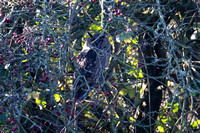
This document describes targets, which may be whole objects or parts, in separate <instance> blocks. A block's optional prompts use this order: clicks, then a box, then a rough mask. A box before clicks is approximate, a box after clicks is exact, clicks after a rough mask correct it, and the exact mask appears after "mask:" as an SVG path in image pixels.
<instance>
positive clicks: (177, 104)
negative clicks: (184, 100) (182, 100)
mask: <svg viewBox="0 0 200 133" xmlns="http://www.w3.org/2000/svg"><path fill="white" fill-rule="evenodd" d="M173 107H174V109H173V112H174V113H175V112H178V109H179V103H175V104H174V105H173Z"/></svg>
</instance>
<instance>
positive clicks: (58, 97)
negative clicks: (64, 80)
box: [54, 94, 60, 102]
mask: <svg viewBox="0 0 200 133" xmlns="http://www.w3.org/2000/svg"><path fill="white" fill-rule="evenodd" d="M54 97H55V100H56V102H59V101H60V95H59V94H54Z"/></svg>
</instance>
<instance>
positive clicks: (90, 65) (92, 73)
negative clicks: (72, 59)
mask: <svg viewBox="0 0 200 133" xmlns="http://www.w3.org/2000/svg"><path fill="white" fill-rule="evenodd" d="M89 35H90V38H88V40H87V41H86V43H85V45H84V47H83V49H82V51H81V52H80V53H79V55H78V56H77V59H76V62H77V71H75V73H74V83H73V87H74V91H75V98H76V99H77V100H79V101H81V100H84V99H85V98H87V96H88V93H89V92H90V90H91V88H92V87H94V86H95V85H96V84H97V83H99V79H100V77H101V75H102V73H103V71H104V69H105V67H106V66H107V64H108V61H109V58H110V54H111V45H110V44H109V41H108V38H107V37H106V36H105V35H100V34H98V35H94V36H93V35H91V34H90V33H89Z"/></svg>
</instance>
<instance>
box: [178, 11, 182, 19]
mask: <svg viewBox="0 0 200 133" xmlns="http://www.w3.org/2000/svg"><path fill="white" fill-rule="evenodd" d="M178 16H179V18H180V19H182V16H181V12H180V11H179V12H178Z"/></svg>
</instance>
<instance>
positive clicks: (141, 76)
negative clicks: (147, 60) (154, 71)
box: [138, 69, 143, 78]
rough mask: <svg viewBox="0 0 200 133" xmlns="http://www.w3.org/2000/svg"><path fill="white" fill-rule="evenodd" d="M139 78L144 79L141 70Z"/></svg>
mask: <svg viewBox="0 0 200 133" xmlns="http://www.w3.org/2000/svg"><path fill="white" fill-rule="evenodd" d="M138 76H139V78H143V74H142V70H141V69H140V72H139V73H138Z"/></svg>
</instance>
